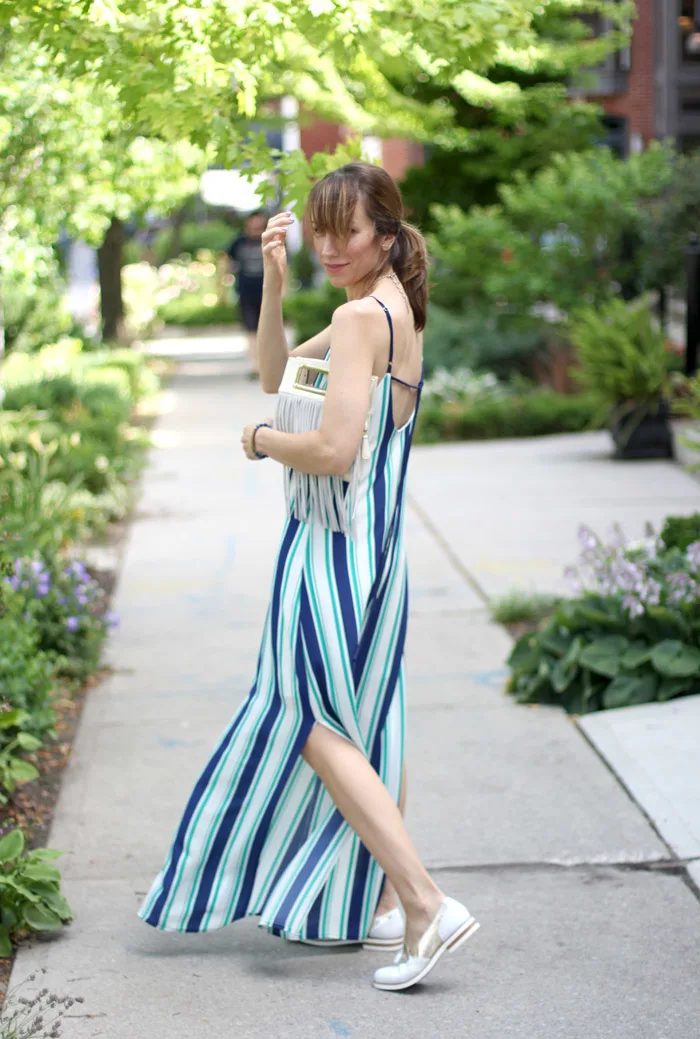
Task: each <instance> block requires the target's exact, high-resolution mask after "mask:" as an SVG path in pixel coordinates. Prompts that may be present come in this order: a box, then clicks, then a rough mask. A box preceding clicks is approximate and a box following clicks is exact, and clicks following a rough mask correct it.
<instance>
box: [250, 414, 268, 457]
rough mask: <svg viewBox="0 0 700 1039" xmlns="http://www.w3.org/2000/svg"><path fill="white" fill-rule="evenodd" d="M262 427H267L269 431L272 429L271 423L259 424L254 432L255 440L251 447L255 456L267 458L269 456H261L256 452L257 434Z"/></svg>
mask: <svg viewBox="0 0 700 1039" xmlns="http://www.w3.org/2000/svg"><path fill="white" fill-rule="evenodd" d="M261 426H267V428H268V429H272V426H271V425H270V423H269V422H258V424H257V426H256V427H255V429H254V430H253V438H252V439H253V443H252V445H251V446H252V448H253V454H254V455H255V457H256V458H267V457H268V455H261V454H260V453H259V452H258V451H256V450H255V434H256V433H257V431H258V430H259V429H260V427H261Z"/></svg>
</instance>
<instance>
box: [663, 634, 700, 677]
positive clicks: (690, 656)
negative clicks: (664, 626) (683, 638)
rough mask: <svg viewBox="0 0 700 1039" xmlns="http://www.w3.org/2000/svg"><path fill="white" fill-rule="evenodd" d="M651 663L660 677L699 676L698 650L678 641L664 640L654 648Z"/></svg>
mask: <svg viewBox="0 0 700 1039" xmlns="http://www.w3.org/2000/svg"><path fill="white" fill-rule="evenodd" d="M651 662H652V664H653V665H654V667H655V668H656V670H657V671H658V672H659V674H661V675H665V676H667V677H668V678H685V677H690V676H691V675H696V674H700V649H696V647H695V646H688V645H686V644H685V643H684V642H680V641H679V640H678V639H664V641H663V642H659V644H658V645H657V646H654V649H653V652H652V654H651Z"/></svg>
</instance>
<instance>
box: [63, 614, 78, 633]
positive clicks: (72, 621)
mask: <svg viewBox="0 0 700 1039" xmlns="http://www.w3.org/2000/svg"><path fill="white" fill-rule="evenodd" d="M79 624H80V621H79V620H78V618H77V617H66V627H67V628H68V630H69V631H77V630H78V625H79Z"/></svg>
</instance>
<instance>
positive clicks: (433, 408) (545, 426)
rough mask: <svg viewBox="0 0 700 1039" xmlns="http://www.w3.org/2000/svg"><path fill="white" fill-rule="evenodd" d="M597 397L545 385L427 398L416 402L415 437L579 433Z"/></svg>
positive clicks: (590, 422) (592, 416) (589, 423)
mask: <svg viewBox="0 0 700 1039" xmlns="http://www.w3.org/2000/svg"><path fill="white" fill-rule="evenodd" d="M597 411H598V401H597V400H596V399H595V398H592V397H590V395H584V394H578V395H569V394H561V393H556V392H555V391H554V390H550V389H547V388H546V387H538V388H535V389H530V390H519V391H515V392H510V393H504V394H499V395H496V394H493V395H486V396H483V397H476V398H471V399H462V400H459V399H458V400H443V399H441V398H440V397H436V396H430V395H429V396H428V397H426V400H425V403H422V404H421V408H420V411H419V413H418V423H417V428H416V438H417V441H418V442H420V443H424V444H429V443H437V442H438V441H441V440H493V439H498V438H500V437H528V436H543V435H546V434H549V433H578V432H581V431H582V430H585V429H591V428H593V427H594V426H595V425H596V415H597Z"/></svg>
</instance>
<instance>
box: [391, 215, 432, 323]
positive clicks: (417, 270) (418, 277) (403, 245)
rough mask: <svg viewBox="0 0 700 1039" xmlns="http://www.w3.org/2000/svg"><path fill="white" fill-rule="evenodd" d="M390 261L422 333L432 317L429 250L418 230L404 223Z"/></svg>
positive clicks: (392, 249)
mask: <svg viewBox="0 0 700 1039" xmlns="http://www.w3.org/2000/svg"><path fill="white" fill-rule="evenodd" d="M389 260H390V263H391V265H392V267H393V268H394V270H395V271H396V274H397V276H398V278H399V281H400V282H401V284H402V285H403V287H404V290H405V292H406V295H407V296H408V301H409V303H410V304H411V310H412V311H413V317H414V320H415V326H416V329H417V330H418V331H419V332H420V331H421V330H422V329H424V328H425V323H426V320H427V316H428V250H427V248H426V245H425V239H424V238H423V235H422V234H421V233H420V231H419V230H418V228H416V227H413V225H412V224H409V223H407V222H406V221H405V220H402V221H401V224H400V226H399V229H398V231H397V232H396V238H395V239H394V244H393V245H392V247H391V252H390V253H389Z"/></svg>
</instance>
